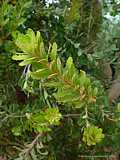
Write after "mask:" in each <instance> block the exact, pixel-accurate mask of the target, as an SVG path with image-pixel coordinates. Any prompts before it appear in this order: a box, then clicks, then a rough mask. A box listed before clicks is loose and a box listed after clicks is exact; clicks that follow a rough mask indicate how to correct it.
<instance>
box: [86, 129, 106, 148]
mask: <svg viewBox="0 0 120 160" xmlns="http://www.w3.org/2000/svg"><path fill="white" fill-rule="evenodd" d="M103 138H104V134H103V133H102V129H101V128H98V127H96V126H89V127H87V128H84V133H83V141H84V142H85V143H86V144H87V145H88V146H91V145H96V143H99V142H100V141H101V140H102V139H103Z"/></svg>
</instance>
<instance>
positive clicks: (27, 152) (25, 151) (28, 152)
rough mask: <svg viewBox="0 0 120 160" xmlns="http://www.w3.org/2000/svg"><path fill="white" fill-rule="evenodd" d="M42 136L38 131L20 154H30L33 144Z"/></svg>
mask: <svg viewBox="0 0 120 160" xmlns="http://www.w3.org/2000/svg"><path fill="white" fill-rule="evenodd" d="M41 136H42V133H39V134H38V135H37V136H36V138H35V139H34V140H33V141H32V143H30V144H28V145H27V146H26V147H27V148H26V149H25V150H24V151H23V153H22V154H30V152H31V150H32V149H33V147H34V146H35V144H36V143H37V141H38V139H39V138H40V137H41Z"/></svg>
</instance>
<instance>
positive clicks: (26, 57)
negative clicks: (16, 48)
mask: <svg viewBox="0 0 120 160" xmlns="http://www.w3.org/2000/svg"><path fill="white" fill-rule="evenodd" d="M28 58H30V56H29V55H28V54H22V53H19V54H18V53H17V54H16V55H13V56H12V59H13V60H16V61H19V60H24V59H28Z"/></svg>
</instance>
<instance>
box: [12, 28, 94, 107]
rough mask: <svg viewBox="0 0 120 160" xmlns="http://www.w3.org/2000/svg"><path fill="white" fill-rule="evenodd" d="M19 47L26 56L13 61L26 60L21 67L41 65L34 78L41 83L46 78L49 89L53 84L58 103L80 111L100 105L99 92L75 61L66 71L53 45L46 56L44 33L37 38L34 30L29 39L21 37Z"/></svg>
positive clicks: (71, 61) (18, 42) (70, 63)
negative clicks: (82, 107)
mask: <svg viewBox="0 0 120 160" xmlns="http://www.w3.org/2000/svg"><path fill="white" fill-rule="evenodd" d="M15 43H16V45H17V46H18V47H19V48H20V49H21V50H22V51H23V53H21V52H20V53H18V52H17V53H16V54H15V55H13V59H14V60H23V61H22V62H20V63H19V65H20V66H24V65H28V64H33V63H35V62H36V63H38V64H39V65H40V67H39V69H37V70H36V71H34V68H32V72H31V73H30V76H31V77H32V78H34V79H39V80H41V81H42V80H45V78H46V79H47V80H46V82H47V85H48V86H49V83H50V86H52V87H54V88H56V89H57V92H55V93H54V97H55V98H56V99H57V101H58V102H61V103H66V104H69V105H72V106H75V107H76V108H80V107H81V106H85V105H88V104H89V103H91V102H94V101H96V100H95V99H96V98H95V97H96V94H97V88H93V87H92V85H91V82H90V79H89V78H88V77H87V76H86V74H85V72H83V71H80V74H78V71H77V70H76V68H75V67H74V64H73V60H72V58H71V57H69V59H68V60H67V63H66V67H65V68H62V65H61V63H60V59H59V58H57V46H56V43H54V44H53V46H52V49H51V48H50V49H49V50H51V51H49V53H48V54H46V52H45V49H44V44H43V40H42V38H41V35H40V33H39V32H37V34H36V36H35V34H34V32H33V31H32V30H30V29H29V30H28V31H27V33H26V35H24V34H21V33H20V34H18V38H17V40H16V42H15ZM30 44H32V45H30ZM48 57H49V58H50V62H49V58H48ZM58 62H59V63H58ZM33 67H34V66H33ZM43 83H44V82H43ZM57 83H58V84H57ZM54 84H55V86H54ZM45 85H46V83H45Z"/></svg>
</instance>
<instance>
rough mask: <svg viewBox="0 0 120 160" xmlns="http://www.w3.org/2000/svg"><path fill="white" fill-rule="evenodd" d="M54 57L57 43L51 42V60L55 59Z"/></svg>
mask: <svg viewBox="0 0 120 160" xmlns="http://www.w3.org/2000/svg"><path fill="white" fill-rule="evenodd" d="M56 57H57V44H56V43H53V45H52V50H51V53H50V58H51V60H55V59H56Z"/></svg>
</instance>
